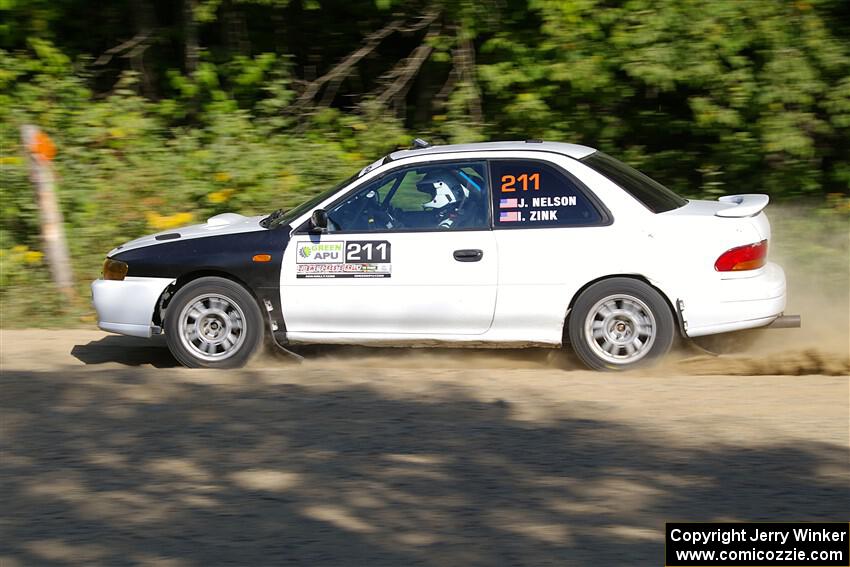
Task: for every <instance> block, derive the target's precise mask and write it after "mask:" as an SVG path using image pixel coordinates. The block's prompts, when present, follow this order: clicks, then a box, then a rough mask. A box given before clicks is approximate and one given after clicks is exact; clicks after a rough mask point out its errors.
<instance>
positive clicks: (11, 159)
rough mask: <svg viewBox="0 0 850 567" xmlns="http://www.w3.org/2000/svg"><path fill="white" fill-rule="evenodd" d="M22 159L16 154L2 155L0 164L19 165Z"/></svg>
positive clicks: (22, 161)
mask: <svg viewBox="0 0 850 567" xmlns="http://www.w3.org/2000/svg"><path fill="white" fill-rule="evenodd" d="M22 163H24V160H23V159H21V158H20V157H18V156H2V157H0V165H20V164H22Z"/></svg>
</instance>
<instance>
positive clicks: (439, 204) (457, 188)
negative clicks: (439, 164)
mask: <svg viewBox="0 0 850 567" xmlns="http://www.w3.org/2000/svg"><path fill="white" fill-rule="evenodd" d="M416 189H417V190H419V191H421V192H422V193H425V194H426V195H427V196H428V197H430V199H431V200H430V201H427V202H425V203H422V208H423V209H425V210H426V211H446V210H450V209H451V208H454V207H450V205H457V204H458V203H459V202H461V201H463V200H464V199H466V197H469V189H467V188H466V187H464V186H463V185H461V184H460V182H458V180H457V178H455V177H454V176H453V175H452V174H451V173H449V172H448V171H445V170H437V171H432V172H429V173H427V174H426V175H425V177H423V178H422V179H421V180H420V181H419V182H417V183H416Z"/></svg>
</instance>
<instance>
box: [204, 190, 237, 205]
mask: <svg viewBox="0 0 850 567" xmlns="http://www.w3.org/2000/svg"><path fill="white" fill-rule="evenodd" d="M231 195H233V189H222V190H221V191H213V192H212V193H210V194H209V195H207V200H208V201H209V202H210V203H223V202H225V201H227V200H228V199H230V196H231Z"/></svg>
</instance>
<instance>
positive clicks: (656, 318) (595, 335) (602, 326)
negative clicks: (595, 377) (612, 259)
mask: <svg viewBox="0 0 850 567" xmlns="http://www.w3.org/2000/svg"><path fill="white" fill-rule="evenodd" d="M568 332H569V337H570V343H571V344H572V347H573V350H575V353H576V355H577V356H578V357H579V358H580V359H581V361H582V362H583V363H584V364H586V365H587V366H588V367H590V368H592V369H594V370H626V369H629V368H634V367H635V366H638V365H640V364H645V363H648V362H650V361H652V360H655V359H657V358H659V357H661V356H663V355H664V354H666V353H667V351H668V350H670V346H671V345H672V344H673V335H674V333H675V322H674V320H673V314H672V313H671V311H670V307H669V306H668V305H667V302H666V301H665V299H664V298H663V297H662V296H661V294H659V293H658V292H657V291H656V290H655V289H653V288H652V287H651V286H649V285H647V284H646V283H644V282H642V281H639V280H634V279H630V278H611V279H608V280H603V281H601V282H598V283H595V284H593V285H592V286H590V287H589V288H587V289H586V290H585V291H584V292H583V293H582V294H581V295H580V296H579V298H578V299H577V300H576V302H575V305H574V306H573V310H572V312H571V314H570V320H569V328H568Z"/></svg>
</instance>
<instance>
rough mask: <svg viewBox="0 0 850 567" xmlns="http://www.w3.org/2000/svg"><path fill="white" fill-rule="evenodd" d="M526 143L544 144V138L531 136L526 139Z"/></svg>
mask: <svg viewBox="0 0 850 567" xmlns="http://www.w3.org/2000/svg"><path fill="white" fill-rule="evenodd" d="M525 143H526V144H542V143H543V140H541V139H540V138H529V139H528V140H526V141H525Z"/></svg>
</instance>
